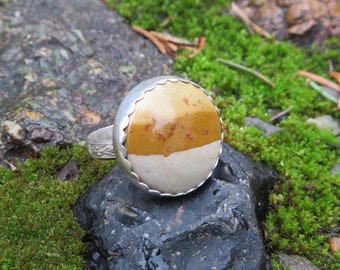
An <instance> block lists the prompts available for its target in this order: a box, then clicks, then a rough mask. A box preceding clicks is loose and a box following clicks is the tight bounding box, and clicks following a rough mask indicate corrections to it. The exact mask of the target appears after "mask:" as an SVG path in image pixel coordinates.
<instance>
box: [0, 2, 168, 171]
mask: <svg viewBox="0 0 340 270" xmlns="http://www.w3.org/2000/svg"><path fill="white" fill-rule="evenodd" d="M172 73H173V69H172V60H171V58H170V57H168V56H165V55H162V54H160V53H159V52H158V50H157V49H156V48H155V47H154V46H153V45H152V44H151V42H149V41H148V40H146V39H144V38H143V37H141V36H139V35H137V34H136V33H134V32H133V31H132V30H131V29H130V27H129V26H128V25H127V24H126V23H124V21H123V19H122V18H121V17H120V16H118V15H117V14H116V13H114V12H112V11H109V10H107V8H106V6H105V5H104V4H102V3H101V2H100V1H99V0H73V1H68V0H58V1H54V0H25V1H21V0H12V1H9V2H8V4H6V5H5V6H4V7H1V6H0V126H2V127H3V128H0V164H1V163H2V164H4V162H3V161H4V160H7V161H10V162H12V160H13V159H15V158H19V159H25V158H26V157H28V156H32V155H35V153H37V152H39V151H40V150H41V149H42V148H43V147H45V146H47V145H50V146H55V145H58V146H67V145H68V144H71V143H78V142H81V141H83V140H84V139H85V138H86V136H87V134H89V133H90V132H91V131H92V130H95V129H97V128H98V127H100V126H106V125H108V124H112V122H113V119H114V117H115V113H116V111H117V108H118V106H119V104H120V101H121V100H122V98H123V97H124V94H125V93H126V92H127V91H128V90H130V89H131V88H132V87H133V86H135V85H136V84H138V83H139V82H141V81H143V80H145V79H148V78H150V77H154V76H159V75H167V74H172ZM5 121H10V122H5ZM4 122H5V125H1V124H2V123H4ZM6 123H7V124H8V123H14V124H15V123H16V124H17V125H19V126H20V127H21V128H22V132H21V133H20V134H23V136H21V135H20V134H19V135H20V136H19V137H18V138H14V137H13V136H12V135H13V134H15V131H14V130H13V129H12V130H8V129H6V128H7V127H8V125H7V124H6ZM12 126H13V125H12ZM11 132H12V133H11Z"/></svg>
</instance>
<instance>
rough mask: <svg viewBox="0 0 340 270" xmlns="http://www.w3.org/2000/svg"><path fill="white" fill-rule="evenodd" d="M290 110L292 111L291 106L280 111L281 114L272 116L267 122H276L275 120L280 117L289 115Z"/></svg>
mask: <svg viewBox="0 0 340 270" xmlns="http://www.w3.org/2000/svg"><path fill="white" fill-rule="evenodd" d="M292 109H293V106H292V105H290V106H289V107H288V108H287V109H286V110H284V111H282V112H279V113H277V114H275V115H273V116H272V117H271V118H270V119H269V121H274V120H276V119H278V118H280V117H282V116H284V115H286V114H287V113H289V112H290V111H291V110H292Z"/></svg>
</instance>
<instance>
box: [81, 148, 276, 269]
mask: <svg viewBox="0 0 340 270" xmlns="http://www.w3.org/2000/svg"><path fill="white" fill-rule="evenodd" d="M276 179H277V178H276V175H275V173H274V172H273V171H271V170H269V169H268V168H266V167H265V166H263V165H261V164H258V163H254V162H253V161H251V159H249V158H247V157H245V156H243V155H242V154H241V153H239V152H236V151H235V150H234V149H232V148H231V147H229V146H227V145H224V146H223V153H222V155H221V158H220V161H219V164H218V166H217V169H216V170H215V172H214V177H213V178H212V179H210V180H209V181H208V182H207V183H206V184H204V185H203V186H202V187H201V188H199V189H198V190H196V191H195V192H193V193H190V194H188V195H186V196H182V197H176V198H159V197H154V196H152V195H149V194H147V193H145V192H143V191H141V190H139V189H138V188H137V187H135V186H134V185H132V184H130V183H129V182H128V181H127V180H126V179H124V176H123V174H122V172H121V170H120V169H119V168H118V167H115V168H113V170H112V171H111V173H110V174H109V175H108V176H107V177H105V178H104V179H102V180H101V181H100V182H98V183H97V184H96V185H94V186H93V187H92V188H91V189H90V190H89V191H88V193H87V194H86V195H85V196H84V197H83V198H81V199H80V200H79V201H78V203H77V205H76V207H75V216H76V218H77V220H78V221H79V222H80V224H81V226H82V227H83V228H84V230H85V231H86V236H85V238H84V242H85V244H86V247H87V251H88V253H87V255H86V259H87V260H86V265H85V269H158V270H161V269H186V270H190V269H195V270H197V269H216V270H219V269H247V270H251V269H266V267H267V261H266V251H265V248H264V245H263V241H262V237H261V230H260V229H259V226H258V223H259V222H261V221H262V220H263V218H264V216H265V213H266V206H267V199H268V190H269V188H270V187H271V186H272V185H273V183H274V182H275V181H276ZM255 209H257V211H255ZM255 212H256V213H257V217H256V214H255Z"/></svg>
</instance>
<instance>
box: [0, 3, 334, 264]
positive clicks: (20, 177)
mask: <svg viewBox="0 0 340 270" xmlns="http://www.w3.org/2000/svg"><path fill="white" fill-rule="evenodd" d="M108 2H109V6H110V7H111V8H113V9H115V10H117V11H118V12H119V13H120V14H121V15H123V16H124V17H125V18H126V19H127V21H128V22H129V23H130V24H136V25H139V26H141V27H144V28H146V29H149V30H156V31H163V30H168V31H169V32H170V33H171V34H173V35H176V36H179V37H183V38H186V39H193V38H195V37H198V36H205V37H206V46H205V49H204V50H203V52H201V53H200V54H198V55H197V56H196V57H194V58H193V59H188V57H187V55H188V53H187V52H180V53H179V54H178V57H177V59H176V61H175V66H176V70H177V72H178V74H181V75H182V76H187V77H189V78H190V79H191V80H192V81H195V82H197V83H199V84H200V85H202V86H203V87H204V88H205V89H206V90H207V91H208V92H210V93H211V94H212V95H213V97H214V99H215V101H216V103H217V105H218V106H219V108H220V109H221V115H222V118H223V121H224V128H225V140H226V142H227V143H228V144H230V145H232V146H233V147H235V148H236V149H237V150H239V151H242V152H244V153H246V154H248V155H250V156H251V157H253V158H254V159H256V160H258V161H261V162H264V163H266V164H268V165H269V166H272V167H273V168H275V169H276V170H277V171H278V172H279V173H280V175H281V181H280V183H279V184H278V185H277V186H276V187H275V189H274V190H273V192H272V194H271V196H270V203H271V209H270V213H269V215H268V218H267V222H266V232H267V233H266V235H267V236H266V245H267V248H268V251H269V252H270V253H271V256H272V258H273V263H274V266H275V268H276V269H279V267H278V265H277V263H276V256H277V254H279V253H281V252H284V253H288V254H297V255H302V256H305V257H307V258H308V259H310V260H311V261H312V262H313V263H314V264H315V265H317V266H319V267H320V268H321V269H340V253H339V252H338V253H331V252H330V249H329V244H328V241H329V238H330V237H331V236H332V235H333V234H340V176H339V175H338V176H331V174H330V167H331V166H332V164H334V163H336V162H340V150H339V144H340V142H339V139H337V138H334V136H333V135H332V134H331V133H330V132H321V131H319V130H318V129H317V128H316V127H315V126H313V125H310V124H307V123H306V120H307V118H309V117H317V116H320V115H324V114H330V115H332V116H333V117H335V118H338V119H339V118H340V113H339V112H338V111H337V110H336V106H335V104H332V103H330V102H329V101H328V100H326V99H324V98H323V97H321V96H319V95H318V94H317V93H316V92H315V91H314V90H312V89H311V88H310V87H309V86H308V84H307V83H306V81H305V79H304V78H302V77H299V76H298V75H297V74H296V72H297V71H298V70H300V69H303V70H308V71H311V72H313V73H316V74H319V75H321V76H326V77H327V71H328V64H327V60H332V62H333V64H334V65H335V69H337V70H339V71H340V46H339V45H338V44H339V43H338V41H334V40H333V41H332V40H330V41H327V42H326V44H325V45H324V46H321V47H312V48H311V49H300V48H296V47H294V46H292V45H291V44H289V42H277V41H273V40H265V39H263V38H261V37H259V36H257V35H249V33H248V31H247V29H246V27H245V26H244V25H243V24H242V23H241V22H239V21H238V20H237V19H235V18H232V17H230V16H228V15H227V11H228V9H229V3H228V1H222V0H218V1H214V4H211V3H212V1H199V0H187V1H170V0H166V1H160V0H146V1H142V0H130V1H116V0H110V1H108ZM170 16H171V17H172V18H173V19H172V20H170V21H169V22H168V24H166V26H165V27H162V26H161V25H162V23H163V22H164V21H165V20H166V19H167V18H169V17H170ZM217 58H222V59H226V60H231V61H233V62H235V63H238V64H243V65H246V66H248V67H250V68H252V69H254V70H257V71H259V72H261V73H263V74H264V75H266V76H267V77H269V78H270V79H271V80H272V81H273V82H274V83H275V85H276V87H275V88H271V87H270V86H268V85H266V84H265V83H264V82H262V81H261V80H259V79H257V78H255V77H254V76H253V75H251V74H248V73H245V72H242V71H239V70H235V69H231V68H228V67H227V66H225V65H223V64H222V63H219V62H217V61H216V59H217ZM291 105H292V106H293V110H292V111H291V112H290V113H289V115H288V117H287V119H285V120H284V121H282V122H280V124H279V126H280V127H281V128H282V132H281V133H277V134H275V135H272V136H270V137H268V138H265V137H264V136H263V134H262V133H261V132H260V131H259V130H258V129H256V128H254V127H252V128H247V127H245V125H244V121H243V120H244V117H245V116H252V117H257V118H260V119H262V120H264V121H268V120H269V118H270V115H269V114H268V113H267V109H268V108H274V109H278V110H284V109H286V108H288V107H289V106H291ZM70 158H73V159H75V161H76V163H77V165H78V168H79V178H78V179H76V180H75V181H74V182H68V181H66V182H61V181H59V180H57V178H56V172H57V171H58V170H59V169H60V168H61V167H62V166H63V165H65V164H66V162H67V161H68V160H69V159H70ZM111 165H112V163H108V162H101V161H98V160H91V159H90V158H89V156H88V155H87V154H86V150H85V148H84V147H81V146H76V147H73V148H71V149H64V150H60V149H53V148H52V149H51V148H50V149H46V150H45V151H44V152H43V153H42V154H41V158H39V159H36V160H29V161H27V162H26V163H24V164H21V165H20V166H19V167H18V170H17V171H16V172H11V171H8V170H5V169H2V168H0V230H1V237H0V266H1V269H2V270H4V269H81V268H82V257H81V254H82V251H83V247H82V244H81V237H82V235H83V232H82V231H81V229H80V227H79V226H78V225H77V223H76V222H75V220H74V218H73V213H72V206H73V204H74V203H75V201H76V200H77V198H78V197H79V196H81V194H83V192H84V191H85V189H86V188H87V187H88V186H89V185H90V184H92V183H93V182H94V181H95V180H96V179H100V178H101V177H102V176H103V175H105V173H107V172H108V170H109V168H110V166H111Z"/></svg>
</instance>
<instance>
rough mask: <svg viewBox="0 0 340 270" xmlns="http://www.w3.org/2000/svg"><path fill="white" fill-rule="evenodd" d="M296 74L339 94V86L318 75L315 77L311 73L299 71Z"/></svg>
mask: <svg viewBox="0 0 340 270" xmlns="http://www.w3.org/2000/svg"><path fill="white" fill-rule="evenodd" d="M298 74H299V75H301V76H304V77H306V78H308V79H310V80H312V81H316V82H317V83H320V84H323V85H325V86H327V87H329V88H332V89H334V90H335V91H337V92H340V89H339V85H338V84H336V83H334V82H332V81H329V80H327V79H325V78H323V77H321V76H319V75H316V74H314V73H311V72H307V71H303V70H300V71H298Z"/></svg>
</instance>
